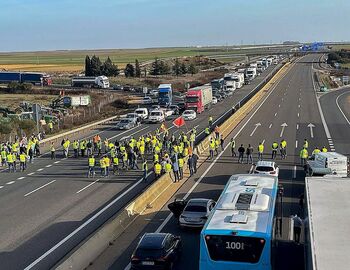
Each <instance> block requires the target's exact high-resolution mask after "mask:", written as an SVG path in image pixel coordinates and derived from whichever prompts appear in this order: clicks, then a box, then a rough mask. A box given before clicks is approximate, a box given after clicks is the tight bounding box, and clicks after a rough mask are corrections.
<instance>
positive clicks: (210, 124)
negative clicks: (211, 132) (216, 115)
mask: <svg viewBox="0 0 350 270" xmlns="http://www.w3.org/2000/svg"><path fill="white" fill-rule="evenodd" d="M208 125H209V128H212V126H213V117H212V116H211V115H210V116H209V120H208Z"/></svg>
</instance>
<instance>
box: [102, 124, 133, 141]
mask: <svg viewBox="0 0 350 270" xmlns="http://www.w3.org/2000/svg"><path fill="white" fill-rule="evenodd" d="M136 128H138V127H137V126H136V127H133V128H131V129H128V130H125V131H123V132H121V133H119V134H117V135H115V136H113V137H110V138H109V139H108V140H112V139H114V138H117V137H119V136H121V135H123V134H125V133H127V132H130V131H132V130H134V129H136Z"/></svg>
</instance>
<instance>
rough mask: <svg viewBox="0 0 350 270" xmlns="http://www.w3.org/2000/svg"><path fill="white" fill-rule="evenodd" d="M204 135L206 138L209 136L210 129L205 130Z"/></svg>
mask: <svg viewBox="0 0 350 270" xmlns="http://www.w3.org/2000/svg"><path fill="white" fill-rule="evenodd" d="M204 133H205V135H206V136H208V135H209V134H210V129H209V128H208V127H206V128H205V130H204Z"/></svg>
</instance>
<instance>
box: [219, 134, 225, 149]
mask: <svg viewBox="0 0 350 270" xmlns="http://www.w3.org/2000/svg"><path fill="white" fill-rule="evenodd" d="M224 144H225V141H224V137H223V136H222V135H221V136H220V146H221V151H224Z"/></svg>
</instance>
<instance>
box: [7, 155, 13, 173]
mask: <svg viewBox="0 0 350 270" xmlns="http://www.w3.org/2000/svg"><path fill="white" fill-rule="evenodd" d="M6 162H7V165H8V168H9V172H11V171H12V172H15V168H14V164H13V163H14V161H13V155H12V153H11V152H9V153H8V154H7V156H6Z"/></svg>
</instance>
